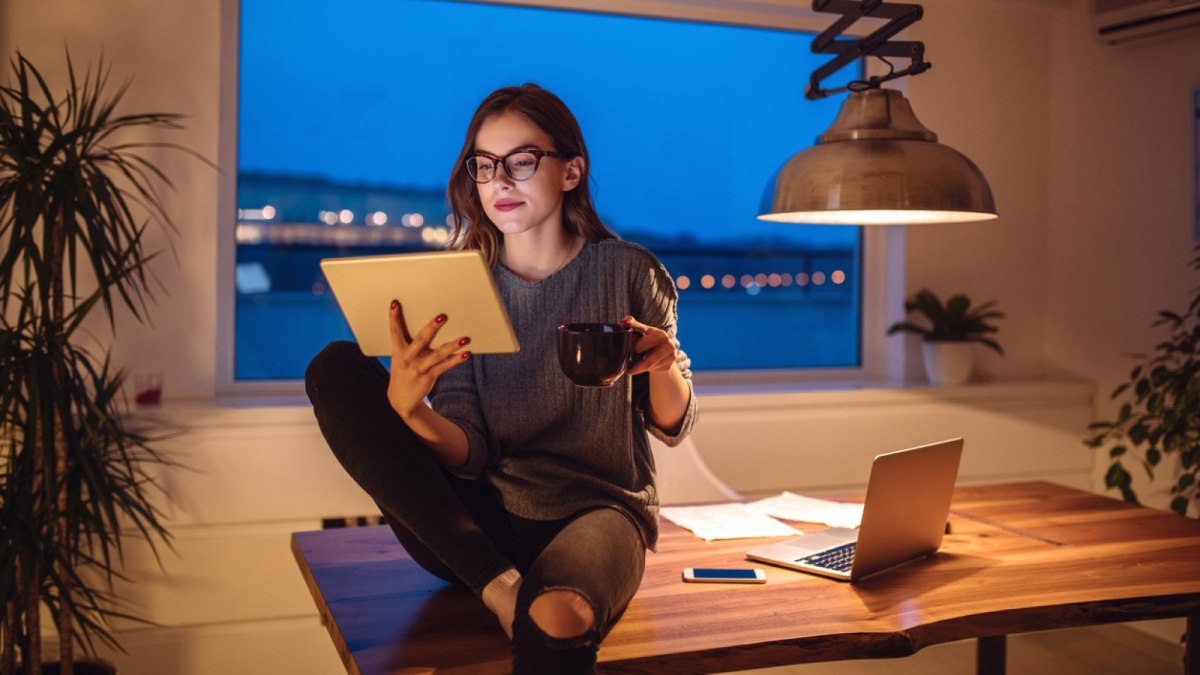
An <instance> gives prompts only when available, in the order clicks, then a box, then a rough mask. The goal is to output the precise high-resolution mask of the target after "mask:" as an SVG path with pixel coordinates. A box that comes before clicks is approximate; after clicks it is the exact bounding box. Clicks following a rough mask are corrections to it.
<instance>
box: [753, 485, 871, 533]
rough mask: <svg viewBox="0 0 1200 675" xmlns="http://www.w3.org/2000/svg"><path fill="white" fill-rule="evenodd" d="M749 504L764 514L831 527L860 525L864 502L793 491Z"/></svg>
mask: <svg viewBox="0 0 1200 675" xmlns="http://www.w3.org/2000/svg"><path fill="white" fill-rule="evenodd" d="M749 506H750V508H752V509H754V510H755V511H758V512H759V513H762V514H763V515H768V516H775V517H776V518H783V519H784V520H799V521H802V522H805V523H824V524H826V525H828V526H830V527H858V526H859V524H860V523H861V522H862V515H863V505H862V504H849V503H844V502H831V501H827V500H824V499H813V498H812V497H802V496H800V495H797V494H792V493H791V492H784V493H782V494H780V495H778V496H776V497H768V498H766V499H760V500H759V501H757V502H751V503H750V504H749Z"/></svg>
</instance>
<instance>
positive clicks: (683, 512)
mask: <svg viewBox="0 0 1200 675" xmlns="http://www.w3.org/2000/svg"><path fill="white" fill-rule="evenodd" d="M659 513H661V514H662V517H663V518H666V519H667V520H669V521H671V522H673V523H675V524H676V525H678V526H680V527H684V528H687V529H689V530H691V531H692V533H693V534H695V535H696V536H697V537H700V538H701V539H704V540H706V541H712V540H713V539H739V538H742V537H786V536H792V535H797V534H803V533H802V532H800V531H799V530H797V529H795V528H793V527H789V526H788V525H785V524H784V523H781V522H779V521H778V520H775V519H774V518H772V517H770V516H768V515H766V514H764V513H762V512H760V511H758V510H756V509H752V508H750V507H749V506H747V505H745V504H714V505H712V506H664V507H662V509H661V510H660V511H659Z"/></svg>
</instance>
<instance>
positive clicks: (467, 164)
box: [463, 148, 579, 185]
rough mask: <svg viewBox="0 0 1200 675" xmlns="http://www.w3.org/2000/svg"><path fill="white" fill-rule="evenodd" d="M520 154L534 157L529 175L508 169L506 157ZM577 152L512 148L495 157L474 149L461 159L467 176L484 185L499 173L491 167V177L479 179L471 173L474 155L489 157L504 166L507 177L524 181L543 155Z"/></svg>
mask: <svg viewBox="0 0 1200 675" xmlns="http://www.w3.org/2000/svg"><path fill="white" fill-rule="evenodd" d="M520 154H529V155H533V156H534V158H535V159H534V161H533V171H531V172H530V173H529V175H528V176H526V177H524V178H517V177H516V176H513V175H512V172H511V171H509V170H508V158H509V157H512V156H513V155H520ZM578 154H579V153H577V152H556V151H554V150H542V149H541V148H521V149H519V150H513V151H512V152H510V153H508V154H507V155H504V156H503V157H497V156H496V155H493V154H492V153H490V152H480V151H478V150H476V151H475V152H473V153H471V154H470V155H469V156H468V157H467V158H466V159H464V160H463V168H464V169H466V172H467V176H468V177H469V178H470V179H471V180H473V181H475V182H476V183H478V184H479V185H486V184H488V183H490V182H492V181H494V180H496V176H497V175H498V174H499V172H498V171H496V170H495V169H493V170H492V177H491V178H489V179H487V180H479V179H478V178H476V177H475V176H474V175H473V174H472V173H471V160H473V159H475V158H476V157H486V158H487V159H490V160H492V161H493V162H495V163H496V164H498V165H500V166H502V167H504V175H506V176H508V177H509V179H511V180H515V181H526V180H529V179H530V178H533V177H534V176H535V175H536V174H537V170H538V167H540V166H541V165H542V158H543V157H554V158H556V159H558V158H570V157H574V156H576V155H578Z"/></svg>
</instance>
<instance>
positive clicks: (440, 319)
mask: <svg viewBox="0 0 1200 675" xmlns="http://www.w3.org/2000/svg"><path fill="white" fill-rule="evenodd" d="M433 322H434V323H446V315H445V314H438V315H437V316H436V317H434V318H433Z"/></svg>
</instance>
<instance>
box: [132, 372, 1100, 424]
mask: <svg viewBox="0 0 1200 675" xmlns="http://www.w3.org/2000/svg"><path fill="white" fill-rule="evenodd" d="M1095 391H1096V387H1095V384H1093V383H1092V382H1090V381H1087V380H1082V379H1072V378H1065V377H1053V378H1051V377H1047V378H1019V379H1015V378H1014V379H1004V378H1001V379H993V380H988V381H983V382H973V383H970V384H965V385H960V386H943V387H933V386H928V385H925V384H923V383H922V384H899V383H897V384H890V383H880V382H828V381H826V382H771V383H756V384H700V385H697V386H696V394H697V396H698V397H699V398H700V400H701V405H702V407H703V409H704V410H706V411H718V410H720V411H735V410H746V409H754V410H760V411H761V410H772V409H774V410H779V409H798V408H814V407H822V408H864V407H871V406H880V405H889V406H894V405H905V404H928V403H930V402H946V403H962V404H968V405H969V404H979V403H1003V402H1005V401H1012V402H1014V403H1025V404H1028V403H1030V402H1032V401H1045V402H1052V401H1056V400H1057V401H1078V400H1079V399H1089V400H1090V399H1091V398H1092V397H1093V396H1094V394H1095ZM134 412H135V413H136V414H137V415H139V416H140V415H145V416H147V417H152V418H156V419H161V420H163V421H165V422H169V423H176V424H181V425H184V426H188V427H196V426H205V427H207V426H223V425H235V426H239V427H241V426H254V425H266V426H270V425H287V424H294V423H299V422H311V421H312V419H313V418H312V410H311V408H310V407H309V402H308V399H307V398H306V397H305V396H302V395H301V396H287V395H284V396H249V395H247V396H222V397H218V398H215V399H191V400H187V399H175V400H170V399H169V400H167V401H165V402H164V403H163V405H161V406H155V407H138V408H135V409H134Z"/></svg>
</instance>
